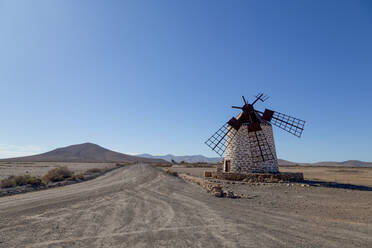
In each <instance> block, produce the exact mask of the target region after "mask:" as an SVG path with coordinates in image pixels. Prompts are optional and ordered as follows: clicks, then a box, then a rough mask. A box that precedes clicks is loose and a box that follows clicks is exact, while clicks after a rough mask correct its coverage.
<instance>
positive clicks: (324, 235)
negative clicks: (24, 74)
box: [0, 164, 372, 248]
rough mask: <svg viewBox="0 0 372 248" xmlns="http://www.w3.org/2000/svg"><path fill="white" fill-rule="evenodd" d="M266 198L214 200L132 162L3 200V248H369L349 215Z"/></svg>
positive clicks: (370, 235) (369, 234) (362, 228)
mask: <svg viewBox="0 0 372 248" xmlns="http://www.w3.org/2000/svg"><path fill="white" fill-rule="evenodd" d="M261 190H262V189H261ZM276 190H277V192H278V193H277V195H279V196H280V194H282V195H283V198H282V199H281V197H278V198H276V199H275V201H288V199H289V198H288V197H287V198H285V197H284V195H288V192H282V191H283V190H281V189H276ZM307 190H308V189H307ZM327 190H328V189H327ZM329 190H330V189H329ZM332 190H333V191H335V190H337V189H332ZM270 192H272V190H270ZM248 193H249V192H248ZM256 193H257V192H256ZM299 193H301V192H299ZM362 193H364V194H365V195H364V197H368V196H369V197H370V198H371V196H372V195H371V192H362ZM307 194H309V197H310V195H311V194H315V193H312V192H308V193H307ZM350 194H354V193H353V192H351V193H350ZM269 197H270V196H268V195H267V194H265V193H264V192H263V193H262V195H260V194H258V197H256V198H254V199H226V198H224V199H220V198H215V197H213V196H211V195H209V194H207V193H206V192H204V191H203V190H202V189H201V188H200V187H199V186H197V185H194V184H191V183H187V182H184V181H182V180H181V179H179V178H177V177H173V176H170V175H167V174H165V173H164V172H163V170H161V169H158V168H154V167H152V166H149V165H145V164H136V165H132V166H127V167H123V168H120V169H117V170H115V171H112V172H110V173H108V174H106V175H104V176H101V177H99V178H96V179H94V180H91V181H86V182H83V183H78V184H74V185H69V186H65V187H59V188H54V189H50V190H45V191H38V192H32V193H26V194H20V195H15V196H7V197H2V198H0V247H296V248H298V247H317V248H318V247H335V248H336V247H337V248H339V247H372V224H371V223H369V220H366V221H363V219H362V220H359V219H357V218H354V217H353V218H343V217H342V216H343V214H344V215H345V216H346V215H347V213H346V214H345V213H340V216H341V217H339V218H323V216H326V215H327V214H325V215H324V214H323V215H322V214H321V213H320V214H317V211H314V207H313V206H312V205H311V204H309V202H306V204H308V205H309V206H308V208H310V210H311V211H310V210H309V211H308V212H306V211H307V210H306V208H303V209H301V208H302V205H298V207H297V208H298V211H294V210H293V209H291V211H288V207H281V205H280V204H278V205H277V206H278V207H266V205H267V204H269V202H270V201H272V199H268V198H269ZM330 197H331V195H330ZM296 199H297V198H296ZM301 201H302V200H301ZM266 203H267V204H266ZM310 203H311V202H310ZM295 204H300V203H299V202H294V203H293V205H295ZM314 204H315V203H314ZM340 204H341V203H340ZM283 206H285V204H284V205H283ZM363 207H364V205H363ZM362 209H364V208H362ZM321 210H322V208H320V212H321ZM345 211H353V209H349V210H345ZM358 211H361V210H358ZM365 211H366V213H367V211H369V212H370V210H367V209H366V210H365ZM369 212H368V213H369ZM306 213H311V214H306Z"/></svg>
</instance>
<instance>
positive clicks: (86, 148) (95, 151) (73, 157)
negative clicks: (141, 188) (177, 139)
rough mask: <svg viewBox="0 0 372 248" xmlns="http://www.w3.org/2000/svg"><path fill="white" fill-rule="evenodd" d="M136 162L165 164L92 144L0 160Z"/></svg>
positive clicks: (0, 160) (155, 159) (154, 159)
mask: <svg viewBox="0 0 372 248" xmlns="http://www.w3.org/2000/svg"><path fill="white" fill-rule="evenodd" d="M137 161H138V162H145V163H158V162H161V163H166V161H165V160H162V159H157V158H142V157H136V156H131V155H127V154H123V153H119V152H114V151H111V150H108V149H106V148H103V147H101V146H99V145H96V144H92V143H84V144H78V145H71V146H67V147H62V148H58V149H55V150H53V151H50V152H46V153H42V154H38V155H33V156H26V157H18V158H9V159H0V162H76V163H85V162H86V163H110V162H113V163H115V162H137Z"/></svg>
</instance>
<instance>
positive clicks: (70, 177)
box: [0, 166, 102, 188]
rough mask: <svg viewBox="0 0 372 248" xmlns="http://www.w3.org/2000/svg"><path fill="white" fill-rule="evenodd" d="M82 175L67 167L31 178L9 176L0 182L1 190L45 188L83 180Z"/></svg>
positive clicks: (93, 171) (96, 170)
mask: <svg viewBox="0 0 372 248" xmlns="http://www.w3.org/2000/svg"><path fill="white" fill-rule="evenodd" d="M101 171H102V170H101V169H97V168H93V169H90V170H88V171H87V172H88V173H99V172H101ZM83 179H84V175H83V174H81V173H78V174H75V173H74V172H72V171H71V170H69V169H68V168H67V167H65V166H64V167H58V168H54V169H52V170H50V171H48V173H46V174H45V175H44V176H42V177H41V176H31V175H20V176H9V177H8V178H6V179H3V180H1V181H0V186H1V188H12V187H16V186H28V185H29V186H32V187H39V186H42V185H43V186H45V185H47V184H48V183H55V182H61V181H78V180H83Z"/></svg>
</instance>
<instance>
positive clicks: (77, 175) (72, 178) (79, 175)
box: [71, 173, 84, 181]
mask: <svg viewBox="0 0 372 248" xmlns="http://www.w3.org/2000/svg"><path fill="white" fill-rule="evenodd" d="M71 180H73V181H78V180H84V175H83V174H81V173H79V174H74V175H72V177H71Z"/></svg>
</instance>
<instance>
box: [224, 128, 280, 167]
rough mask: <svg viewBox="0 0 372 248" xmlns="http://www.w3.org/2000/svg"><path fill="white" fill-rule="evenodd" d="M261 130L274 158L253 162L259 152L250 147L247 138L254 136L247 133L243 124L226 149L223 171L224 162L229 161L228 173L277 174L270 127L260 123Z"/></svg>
mask: <svg viewBox="0 0 372 248" xmlns="http://www.w3.org/2000/svg"><path fill="white" fill-rule="evenodd" d="M261 128H262V131H263V133H264V134H265V137H266V140H267V143H268V145H269V148H270V150H271V153H272V154H273V157H274V158H273V159H271V160H267V161H264V162H254V160H253V158H252V156H253V154H255V153H257V152H259V151H254V150H253V149H254V148H253V147H251V145H250V142H249V138H250V137H251V138H252V137H253V136H252V135H255V134H254V133H253V132H251V133H248V129H247V126H246V125H244V124H243V125H242V126H241V127H240V129H239V131H238V132H237V134H236V135H235V138H234V139H233V140H232V141H231V143H230V144H229V146H228V147H227V148H226V151H225V162H224V171H225V163H226V161H227V160H230V166H231V168H230V172H234V173H252V172H253V173H254V172H259V173H265V172H268V173H278V172H279V168H278V160H277V157H276V150H275V143H274V136H273V130H272V126H271V124H269V123H261ZM227 139H228V138H227Z"/></svg>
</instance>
